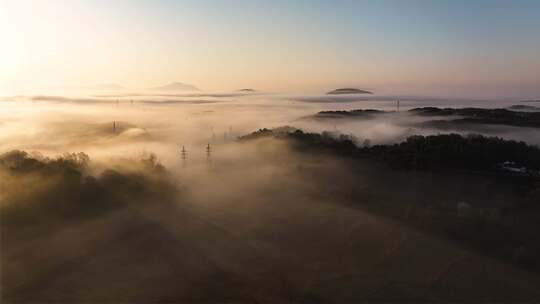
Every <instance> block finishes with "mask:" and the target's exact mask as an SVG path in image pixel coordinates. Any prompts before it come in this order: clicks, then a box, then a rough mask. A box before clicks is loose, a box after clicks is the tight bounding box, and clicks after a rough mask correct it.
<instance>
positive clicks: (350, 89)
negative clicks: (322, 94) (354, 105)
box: [326, 88, 373, 95]
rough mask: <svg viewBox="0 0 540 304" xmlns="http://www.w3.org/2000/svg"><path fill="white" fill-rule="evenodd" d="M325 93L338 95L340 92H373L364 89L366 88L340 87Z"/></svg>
mask: <svg viewBox="0 0 540 304" xmlns="http://www.w3.org/2000/svg"><path fill="white" fill-rule="evenodd" d="M326 94H327V95H340V94H373V92H370V91H366V90H360V89H355V88H341V89H335V90H333V91H330V92H328V93H326Z"/></svg>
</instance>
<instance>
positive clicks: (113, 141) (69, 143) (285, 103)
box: [0, 93, 540, 162]
mask: <svg viewBox="0 0 540 304" xmlns="http://www.w3.org/2000/svg"><path fill="white" fill-rule="evenodd" d="M398 98H399V97H371V98H370V97H369V96H366V97H365V96H358V97H354V96H353V97H351V96H328V95H322V96H294V95H271V94H243V93H215V94H204V93H194V94H158V95H145V94H120V95H115V94H103V93H101V94H97V93H96V94H89V95H88V96H85V97H80V96H79V97H65V96H48V95H39V96H18V97H5V98H3V99H2V100H3V101H1V102H0V151H8V150H11V149H22V150H32V151H40V152H42V153H45V154H57V153H64V152H79V151H85V152H86V153H88V154H89V155H91V156H92V157H100V156H102V155H107V156H112V155H124V156H125V155H133V154H137V153H140V152H142V151H152V152H154V153H156V154H157V155H158V156H159V158H160V159H161V160H163V161H165V162H173V161H175V160H176V161H178V152H179V146H182V145H183V146H185V148H186V149H187V150H188V151H189V153H190V156H191V158H197V157H203V156H204V155H205V153H204V152H205V150H204V146H206V144H207V143H210V144H216V145H219V144H221V143H224V142H228V141H230V140H233V139H235V138H236V137H237V136H239V135H244V134H246V133H250V132H253V131H255V130H257V129H259V128H274V127H279V126H293V127H297V128H301V129H303V130H306V131H313V132H321V131H325V130H326V131H335V132H339V133H344V134H353V135H355V136H356V137H358V139H359V140H360V142H362V141H363V140H364V139H370V141H371V142H372V143H374V144H377V143H390V142H396V141H401V140H403V139H405V138H406V137H408V136H410V135H413V134H437V133H448V132H456V133H468V132H469V131H467V130H462V129H461V130H451V129H450V130H445V131H441V130H435V129H425V128H415V127H411V126H409V124H411V123H414V122H421V121H426V120H428V118H426V117H418V116H413V115H410V114H409V113H406V110H408V109H411V108H415V107H425V106H437V107H465V106H467V107H481V108H482V107H484V108H495V107H497V108H506V107H508V106H511V105H513V104H516V103H517V102H515V101H514V102H511V101H466V100H454V101H453V100H444V99H436V98H433V99H429V98H406V99H402V100H401V101H400V110H401V111H402V112H400V113H399V114H396V115H390V116H388V115H387V116H384V115H383V116H381V117H378V118H377V119H370V120H368V121H365V120H345V119H343V120H329V121H317V120H313V119H309V118H308V117H309V116H311V115H314V114H316V113H317V112H319V111H324V110H354V109H379V110H387V111H395V110H396V100H397V99H398ZM115 127H116V128H115ZM472 132H475V133H484V134H486V135H490V136H501V137H503V138H508V139H517V140H524V141H526V142H529V143H533V144H540V131H539V130H535V129H531V128H516V127H509V126H508V127H507V126H485V127H484V128H482V129H480V130H472Z"/></svg>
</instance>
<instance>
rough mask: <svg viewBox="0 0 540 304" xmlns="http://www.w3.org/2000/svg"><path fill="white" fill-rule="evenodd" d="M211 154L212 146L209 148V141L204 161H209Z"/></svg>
mask: <svg viewBox="0 0 540 304" xmlns="http://www.w3.org/2000/svg"><path fill="white" fill-rule="evenodd" d="M211 154H212V148H210V143H208V145H207V146H206V161H208V162H209V161H210V156H211Z"/></svg>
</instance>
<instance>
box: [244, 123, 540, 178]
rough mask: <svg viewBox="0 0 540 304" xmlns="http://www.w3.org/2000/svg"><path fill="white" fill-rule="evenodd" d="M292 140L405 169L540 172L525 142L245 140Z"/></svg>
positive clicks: (278, 134) (474, 138)
mask: <svg viewBox="0 0 540 304" xmlns="http://www.w3.org/2000/svg"><path fill="white" fill-rule="evenodd" d="M269 136H270V137H275V138H280V139H287V140H291V141H292V142H293V144H294V145H295V147H296V148H298V149H302V150H304V151H308V152H331V153H333V154H336V155H346V156H350V157H354V158H369V159H375V160H378V161H381V162H384V163H387V164H389V165H391V166H393V167H399V168H404V169H445V168H446V169H462V170H463V169H464V170H475V171H478V170H482V171H493V172H503V171H504V170H501V166H502V165H503V164H504V163H507V164H512V166H513V167H516V168H525V169H526V170H525V171H526V172H522V173H524V174H525V173H526V174H528V175H538V172H539V171H540V149H539V148H538V147H536V146H531V145H528V144H526V143H524V142H517V141H513V140H505V139H502V138H498V137H486V136H482V135H469V136H462V135H458V134H443V135H431V136H421V135H415V136H411V137H409V138H407V139H406V140H405V141H403V142H401V143H396V144H391V145H374V146H370V145H369V142H367V141H365V142H364V143H360V141H359V140H358V139H357V138H355V137H354V136H351V135H343V134H342V135H337V134H333V133H330V132H323V133H321V134H318V133H305V132H303V131H301V130H296V131H273V130H269V129H261V130H259V131H256V132H253V133H251V134H249V135H246V136H243V137H241V138H240V139H241V140H249V139H255V138H260V137H269Z"/></svg>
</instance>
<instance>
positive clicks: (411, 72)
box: [0, 0, 540, 98]
mask: <svg viewBox="0 0 540 304" xmlns="http://www.w3.org/2000/svg"><path fill="white" fill-rule="evenodd" d="M539 54H540V1H538V0H512V1H511V0H507V1H503V0H469V1H459V0H453V1H445V0H437V1H435V0H434V1H427V0H376V1H375V0H371V1H360V0H351V1H345V0H342V1H339V0H338V1H330V0H328V1H317V0H309V1H308V0H306V1H304V0H295V1H285V0H272V1H270V0H266V1H258V0H251V1H248V0H246V1H239V0H221V1H219V0H214V1H210V0H193V1H191V0H183V1H180V0H179V1H167V0H161V1H150V0H148V1H141V0H129V1H124V0H116V1H105V0H87V1H79V0H70V1H68V0H65V1H60V0H49V1H43V0H31V1H28V0H18V1H9V0H0V90H4V91H9V90H11V91H14V90H27V89H31V88H45V87H63V86H87V85H94V84H101V83H116V84H120V85H123V86H126V87H129V88H133V89H143V88H147V87H152V86H159V85H163V84H166V83H169V82H173V81H179V82H184V83H189V84H193V85H195V86H197V87H199V88H201V89H203V90H205V91H230V90H236V89H240V88H256V89H260V90H266V91H282V92H289V91H294V92H299V91H306V92H317V91H324V90H327V89H331V88H336V87H342V86H353V87H358V88H367V89H372V90H375V91H376V92H391V93H404V94H416V95H426V94H435V95H452V96H483V97H522V98H540V55H539ZM0 92H1V91H0Z"/></svg>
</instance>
